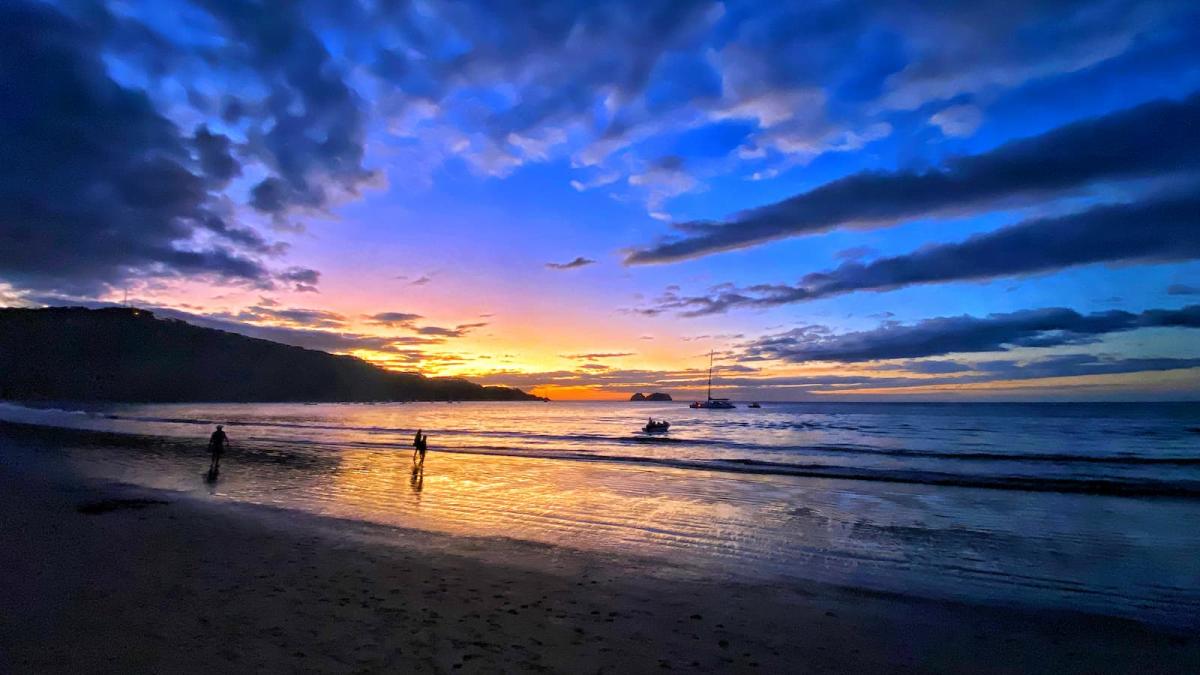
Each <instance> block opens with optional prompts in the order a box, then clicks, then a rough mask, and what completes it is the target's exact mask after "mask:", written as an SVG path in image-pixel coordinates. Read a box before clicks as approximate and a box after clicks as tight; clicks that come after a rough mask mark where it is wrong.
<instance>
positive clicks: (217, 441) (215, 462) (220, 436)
mask: <svg viewBox="0 0 1200 675" xmlns="http://www.w3.org/2000/svg"><path fill="white" fill-rule="evenodd" d="M228 441H229V437H228V436H226V435H225V425H223V424H218V425H217V430H216V431H214V432H212V436H209V437H208V451H209V452H210V453H212V462H211V463H210V464H209V465H208V474H209V475H210V476H215V475H217V474H218V473H219V472H220V471H221V455H223V454H225V443H226V442H228Z"/></svg>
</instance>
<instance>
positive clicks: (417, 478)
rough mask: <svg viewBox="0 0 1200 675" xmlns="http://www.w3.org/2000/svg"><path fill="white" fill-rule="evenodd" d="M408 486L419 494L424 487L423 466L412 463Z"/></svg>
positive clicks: (422, 464)
mask: <svg viewBox="0 0 1200 675" xmlns="http://www.w3.org/2000/svg"><path fill="white" fill-rule="evenodd" d="M408 484H409V486H410V487H412V490H413V492H420V491H421V488H423V487H425V464H424V463H414V464H413V468H412V477H411V478H410V479H409V481H408Z"/></svg>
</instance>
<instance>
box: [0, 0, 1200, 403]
mask: <svg viewBox="0 0 1200 675" xmlns="http://www.w3.org/2000/svg"><path fill="white" fill-rule="evenodd" d="M0 91H2V92H3V96H0V157H3V158H4V160H3V162H2V163H0V305H5V306H46V305H83V306H102V305H106V304H120V303H128V304H131V305H136V306H139V307H144V308H148V309H151V310H152V311H155V312H156V314H158V315H159V316H164V317H174V318H182V319H184V320H187V321H190V322H193V323H196V324H198V325H205V326H210V327H214V328H220V329H223V330H231V331H235V332H239V333H243V334H246V335H251V336H255V337H263V338H267V339H272V340H277V341H280V342H285V343H288V344H295V345H300V346H305V347H310V348H314V349H323V350H327V351H334V352H339V353H348V354H354V355H356V356H359V357H362V358H365V359H368V360H371V361H373V362H376V363H378V364H380V365H381V366H383V367H387V368H391V369H395V370H401V371H417V372H421V373H424V374H427V375H449V376H463V377H467V378H469V379H472V380H474V381H478V382H481V383H485V384H502V385H510V386H517V387H521V388H524V389H526V390H531V391H533V392H535V393H538V394H542V395H548V396H550V397H552V398H555V399H576V398H582V399H595V398H614V399H625V398H628V397H629V395H630V394H632V393H633V392H637V391H642V392H651V391H664V392H668V393H670V394H672V395H674V396H675V397H676V398H677V399H680V398H682V399H686V398H691V397H696V396H703V395H704V386H705V380H706V373H707V367H708V357H709V354H710V352H711V353H715V359H716V364H717V368H716V370H717V375H716V391H715V392H714V395H722V396H731V397H734V398H739V399H756V400H1200V331H1197V329H1198V328H1200V190H1198V189H1197V188H1198V187H1200V5H1197V4H1196V3H1195V2H1191V1H1187V0H1185V1H1179V2H1175V1H1172V0H1161V1H1158V2H1147V1H1143V2H1124V1H1120V0H1100V1H1097V0H1089V1H1086V2H1083V1H1079V2H1076V1H1073V0H1055V1H1053V2H1051V1H1049V0H1040V1H1039V0H1009V1H1005V2H999V1H991V0H981V1H980V2H972V3H961V2H936V1H935V2H912V1H907V0H892V1H886V0H880V1H878V2H860V1H849V0H833V1H828V2H741V1H734V0H730V1H727V2H688V1H685V0H665V1H659V0H636V1H630V2H618V1H609V2H593V1H579V2H572V1H569V0H560V1H546V2H540V1H537V0H528V1H525V2H495V1H489V0H462V1H459V2H405V1H404V0H374V1H367V0H337V1H336V2H334V1H319V0H265V1H261V2H256V1H252V0H191V1H183V0H179V1H167V0H155V1H154V2H150V1H144V2H136V1H120V0H110V1H108V2H103V1H101V0H91V1H82V2H77V1H71V0H63V1H61V2H42V1H37V0H10V1H9V2H5V3H3V5H2V6H0Z"/></svg>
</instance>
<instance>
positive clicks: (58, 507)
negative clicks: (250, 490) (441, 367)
mask: <svg viewBox="0 0 1200 675" xmlns="http://www.w3.org/2000/svg"><path fill="white" fill-rule="evenodd" d="M0 495H2V496H0V499H2V500H3V505H2V506H0V513H3V514H4V517H3V518H2V519H0V536H2V537H3V541H5V542H6V545H5V546H3V547H0V568H2V569H4V570H5V572H6V573H5V574H4V576H3V582H2V584H3V589H2V592H0V670H3V671H4V672H12V673H34V672H37V673H50V672H64V673H65V672H70V673H87V672H256V671H257V672H263V671H273V672H282V671H289V672H303V671H320V672H384V671H386V672H480V673H482V672H526V671H537V672H572V673H577V672H586V673H602V672H609V673H629V672H661V671H663V670H668V669H670V670H684V671H693V672H700V671H722V672H764V673H779V672H964V671H971V672H1047V673H1050V672H1054V673H1063V672H1134V671H1142V672H1146V671H1154V672H1177V673H1187V672H1196V671H1197V669H1198V668H1200V640H1197V639H1196V638H1195V637H1192V636H1188V635H1186V634H1182V633H1180V632H1178V631H1172V630H1168V629H1164V628H1158V627H1153V626H1147V625H1141V624H1138V623H1135V622H1131V621H1126V620H1118V619H1112V618H1104V617H1096V616H1088V615H1082V614H1073V613H1048V612H1038V613H1033V612H1029V611H1023V610H1017V609H1011V608H1000V607H987V606H971V605H967V604H955V603H946V602H935V601H930V600H924V599H920V598H912V597H902V596H896V595H883V594H877V593H866V592H861V591H855V590H853V589H846V588H834V587H829V586H822V585H817V584H809V585H800V584H788V585H783V586H777V585H761V584H760V585H755V584H746V583H735V582H731V581H729V580H726V579H713V578H706V577H705V576H704V575H703V574H698V573H696V571H694V570H688V569H686V568H681V569H664V568H662V567H661V566H657V565H655V564H654V563H652V562H651V561H647V560H639V559H633V558H620V557H614V556H607V555H600V554H596V553H588V552H583V551H576V550H571V549H567V548H563V547H551V546H545V545H539V544H529V543H524V542H518V541H513V540H508V539H501V538H468V537H455V536H448V535H443V534H433V533H426V532H420V531H413V530H403V529H397V528H391V527H382V526H377V525H367V524H363V523H356V522H351V521H343V520H336V519H329V518H322V517H318V516H312V515H307V514H296V513H291V512H286V511H281V510H276V509H271V508H267V507H261V506H247V505H239V504H231V503H219V502H212V501H206V500H204V499H203V498H196V497H191V496H180V495H179V494H177V493H172V492H158V491H150V490H147V489H144V488H135V487H131V486H122V485H112V484H95V483H91V484H89V483H87V482H84V481H82V480H81V479H78V478H73V477H71V476H69V475H58V476H56V477H53V478H51V477H47V476H45V475H39V474H31V473H30V472H29V471H28V470H25V469H23V470H20V471H17V470H14V469H13V468H12V467H9V466H6V467H4V468H3V469H2V470H0Z"/></svg>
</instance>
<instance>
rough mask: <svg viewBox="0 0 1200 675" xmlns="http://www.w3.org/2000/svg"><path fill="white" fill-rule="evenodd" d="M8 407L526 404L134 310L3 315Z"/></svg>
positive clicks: (508, 394) (1, 355)
mask: <svg viewBox="0 0 1200 675" xmlns="http://www.w3.org/2000/svg"><path fill="white" fill-rule="evenodd" d="M0 399H10V400H42V401H46V400H62V401H140V402H180V401H406V400H416V401H425V400H437V401H444V400H459V401H472V400H476V401H524V400H539V399H538V397H536V396H532V395H530V394H526V393H525V392H523V391H520V390H518V389H510V388H507V387H484V386H480V385H478V384H475V383H473V382H468V381H467V380H463V379H459V378H427V377H424V376H421V375H417V374H412V373H395V372H392V371H388V370H384V369H382V368H379V367H378V366H374V365H372V364H370V363H367V362H366V361H363V360H361V359H357V358H354V357H352V356H339V355H335V354H328V353H325V352H320V351H314V350H311V349H303V348H301V347H293V346H290V345H283V344H279V343H277V342H270V341H267V340H259V339H255V338H250V337H246V336H243V335H237V334H234V333H228V332H225V331H220V330H214V329H211V328H200V327H198V326H193V325H191V324H188V323H185V322H183V321H177V320H174V319H159V318H156V317H155V316H154V314H153V313H151V312H148V311H145V310H137V309H128V308H110V309H84V308H81V307H51V308H46V309H0Z"/></svg>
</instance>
